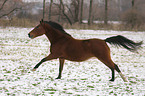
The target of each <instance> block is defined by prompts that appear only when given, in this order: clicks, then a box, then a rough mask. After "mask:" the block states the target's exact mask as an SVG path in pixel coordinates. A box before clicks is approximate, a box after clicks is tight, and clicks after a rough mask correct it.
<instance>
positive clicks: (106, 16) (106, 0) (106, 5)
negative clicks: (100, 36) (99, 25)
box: [104, 0, 108, 24]
mask: <svg viewBox="0 0 145 96" xmlns="http://www.w3.org/2000/svg"><path fill="white" fill-rule="evenodd" d="M104 24H108V0H105V18H104Z"/></svg>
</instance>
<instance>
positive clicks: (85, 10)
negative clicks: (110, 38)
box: [0, 0, 145, 28]
mask: <svg viewBox="0 0 145 96" xmlns="http://www.w3.org/2000/svg"><path fill="white" fill-rule="evenodd" d="M42 1H43V2H24V1H23V0H1V1H0V20H1V22H2V21H3V22H2V23H3V24H4V23H5V22H6V20H7V21H9V22H7V25H8V24H10V23H11V22H12V21H13V20H16V21H19V22H20V23H21V24H22V23H23V25H29V24H27V23H29V22H31V23H35V24H36V23H38V22H39V20H41V19H42V18H44V19H45V20H52V21H55V22H60V23H62V24H63V23H67V24H70V25H74V24H84V23H86V24H87V25H88V26H91V25H94V23H95V24H96V22H97V23H98V22H99V23H103V24H104V25H109V24H110V21H121V23H122V24H124V25H125V26H126V25H127V26H129V27H130V28H134V27H140V26H141V25H144V23H145V13H144V9H145V0H49V2H48V1H47V0H42ZM2 23H1V24H0V25H2ZM20 23H17V24H18V25H19V24H20ZM12 24H14V23H12ZM12 24H11V25H12ZM30 25H31V24H30Z"/></svg>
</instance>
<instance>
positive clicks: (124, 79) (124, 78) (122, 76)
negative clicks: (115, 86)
mask: <svg viewBox="0 0 145 96" xmlns="http://www.w3.org/2000/svg"><path fill="white" fill-rule="evenodd" d="M119 75H120V76H121V78H122V79H123V81H124V82H128V81H127V79H126V77H124V75H123V74H122V73H121V72H119Z"/></svg>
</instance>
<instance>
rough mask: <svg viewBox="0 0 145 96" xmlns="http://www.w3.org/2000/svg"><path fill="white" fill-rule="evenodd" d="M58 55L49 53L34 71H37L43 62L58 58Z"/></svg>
mask: <svg viewBox="0 0 145 96" xmlns="http://www.w3.org/2000/svg"><path fill="white" fill-rule="evenodd" d="M56 58H57V57H56V56H54V55H53V54H50V55H48V56H47V57H45V58H43V59H42V60H41V61H40V62H39V63H38V64H37V65H36V66H35V67H34V68H33V70H32V71H35V70H36V69H37V68H38V67H39V66H40V65H41V64H42V63H43V62H45V61H48V60H52V59H56Z"/></svg>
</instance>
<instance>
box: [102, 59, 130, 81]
mask: <svg viewBox="0 0 145 96" xmlns="http://www.w3.org/2000/svg"><path fill="white" fill-rule="evenodd" d="M101 61H102V60H101ZM105 61H106V60H105ZM105 61H102V62H103V63H104V64H105V65H106V66H108V67H109V68H110V69H111V71H112V78H111V80H110V81H114V80H115V70H116V71H117V72H118V73H119V75H120V76H121V78H122V79H123V81H124V82H127V80H126V78H125V77H124V75H123V74H122V72H121V71H120V69H119V67H118V66H117V65H116V64H114V63H113V61H112V60H109V62H105Z"/></svg>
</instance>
